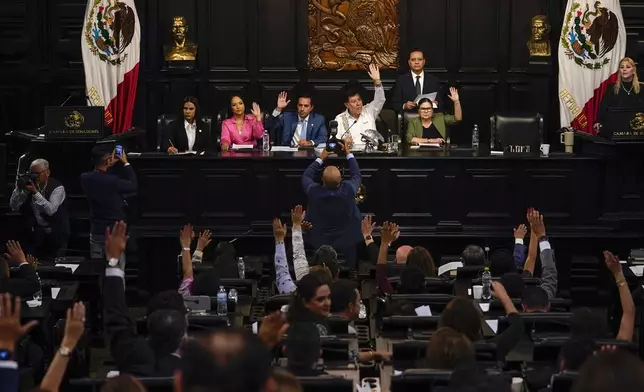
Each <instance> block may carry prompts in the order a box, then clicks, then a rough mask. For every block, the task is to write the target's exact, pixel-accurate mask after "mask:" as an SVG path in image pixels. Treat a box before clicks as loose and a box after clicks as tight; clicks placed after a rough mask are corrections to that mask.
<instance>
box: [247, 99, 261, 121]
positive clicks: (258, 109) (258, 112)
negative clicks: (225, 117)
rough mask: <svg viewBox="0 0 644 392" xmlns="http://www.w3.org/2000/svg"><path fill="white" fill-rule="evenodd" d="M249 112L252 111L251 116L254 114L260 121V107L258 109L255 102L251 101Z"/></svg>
mask: <svg viewBox="0 0 644 392" xmlns="http://www.w3.org/2000/svg"><path fill="white" fill-rule="evenodd" d="M250 112H251V113H253V116H255V118H256V119H257V121H262V109H260V107H259V105H258V104H257V102H253V108H252V109H251V111H250Z"/></svg>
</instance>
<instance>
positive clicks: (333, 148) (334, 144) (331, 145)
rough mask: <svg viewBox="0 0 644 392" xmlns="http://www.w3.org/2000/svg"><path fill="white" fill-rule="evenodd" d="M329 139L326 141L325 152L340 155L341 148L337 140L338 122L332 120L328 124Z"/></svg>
mask: <svg viewBox="0 0 644 392" xmlns="http://www.w3.org/2000/svg"><path fill="white" fill-rule="evenodd" d="M329 129H331V131H330V132H329V139H328V140H327V141H326V150H327V151H328V152H333V153H336V154H340V153H341V152H342V146H341V145H340V141H339V140H338V122H337V121H335V120H333V121H331V122H330V123H329Z"/></svg>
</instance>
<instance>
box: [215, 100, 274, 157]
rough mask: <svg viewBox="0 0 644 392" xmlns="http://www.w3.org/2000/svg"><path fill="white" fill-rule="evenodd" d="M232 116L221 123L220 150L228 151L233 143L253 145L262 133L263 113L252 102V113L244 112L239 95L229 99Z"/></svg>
mask: <svg viewBox="0 0 644 392" xmlns="http://www.w3.org/2000/svg"><path fill="white" fill-rule="evenodd" d="M230 110H231V112H232V116H231V117H230V118H227V119H225V120H224V121H223V122H222V123H221V150H222V151H228V150H229V149H230V148H231V147H232V146H233V144H240V145H248V144H251V145H253V146H255V144H256V143H257V141H258V140H261V139H262V136H263V135H264V124H263V123H262V117H263V116H264V114H263V113H262V110H261V109H260V107H259V105H258V104H256V103H255V102H253V108H252V110H251V113H252V115H250V114H246V106H245V105H244V101H243V100H242V98H241V97H240V96H237V95H235V96H233V97H232V98H231V99H230Z"/></svg>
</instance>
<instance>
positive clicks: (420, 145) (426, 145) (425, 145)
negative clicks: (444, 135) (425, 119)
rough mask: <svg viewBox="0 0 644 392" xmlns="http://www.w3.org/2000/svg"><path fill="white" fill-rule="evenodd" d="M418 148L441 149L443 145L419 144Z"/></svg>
mask: <svg viewBox="0 0 644 392" xmlns="http://www.w3.org/2000/svg"><path fill="white" fill-rule="evenodd" d="M418 147H434V148H441V145H440V144H438V143H418Z"/></svg>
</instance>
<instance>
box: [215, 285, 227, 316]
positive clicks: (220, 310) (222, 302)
mask: <svg viewBox="0 0 644 392" xmlns="http://www.w3.org/2000/svg"><path fill="white" fill-rule="evenodd" d="M227 314H228V296H227V295H226V289H224V286H219V292H218V293H217V315H218V316H225V315H227Z"/></svg>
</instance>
